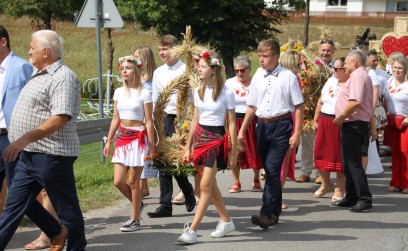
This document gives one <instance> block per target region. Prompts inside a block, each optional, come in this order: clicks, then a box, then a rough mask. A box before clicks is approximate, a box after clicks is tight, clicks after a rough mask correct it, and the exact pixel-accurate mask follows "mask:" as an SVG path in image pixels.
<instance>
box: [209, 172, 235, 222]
mask: <svg viewBox="0 0 408 251" xmlns="http://www.w3.org/2000/svg"><path fill="white" fill-rule="evenodd" d="M211 200H212V202H213V203H214V206H215V207H216V208H217V211H218V214H219V215H220V218H221V221H223V222H228V221H230V217H229V216H228V213H227V209H226V208H225V204H224V201H223V200H222V195H221V192H220V189H219V188H218V185H217V179H216V178H215V177H214V182H213V187H212V193H211Z"/></svg>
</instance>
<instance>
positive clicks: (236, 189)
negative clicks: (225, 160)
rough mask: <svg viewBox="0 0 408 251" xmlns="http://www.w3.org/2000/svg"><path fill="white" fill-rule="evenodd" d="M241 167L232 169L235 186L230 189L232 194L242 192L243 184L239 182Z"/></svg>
mask: <svg viewBox="0 0 408 251" xmlns="http://www.w3.org/2000/svg"><path fill="white" fill-rule="evenodd" d="M240 170H241V169H240V168H239V166H236V167H235V168H232V169H231V173H232V177H233V179H234V183H233V186H232V187H231V188H230V189H229V192H230V193H236V192H240V191H241V182H240V181H239V173H240Z"/></svg>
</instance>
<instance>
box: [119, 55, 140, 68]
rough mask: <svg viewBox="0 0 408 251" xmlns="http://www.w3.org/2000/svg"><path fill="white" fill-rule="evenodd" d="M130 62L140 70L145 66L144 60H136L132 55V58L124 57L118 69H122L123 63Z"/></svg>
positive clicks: (120, 59)
mask: <svg viewBox="0 0 408 251" xmlns="http://www.w3.org/2000/svg"><path fill="white" fill-rule="evenodd" d="M128 61H130V62H132V63H134V64H135V65H136V66H137V68H139V69H141V68H142V66H143V63H142V60H140V59H138V58H135V57H134V56H133V55H130V56H124V57H121V58H119V63H118V68H120V65H121V64H122V63H123V62H128Z"/></svg>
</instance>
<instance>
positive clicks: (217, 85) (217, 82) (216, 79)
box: [198, 52, 224, 101]
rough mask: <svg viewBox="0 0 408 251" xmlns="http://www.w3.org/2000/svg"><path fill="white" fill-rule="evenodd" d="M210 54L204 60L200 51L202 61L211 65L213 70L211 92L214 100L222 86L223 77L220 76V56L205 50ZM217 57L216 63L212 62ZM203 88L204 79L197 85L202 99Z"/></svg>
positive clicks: (204, 85)
mask: <svg viewBox="0 0 408 251" xmlns="http://www.w3.org/2000/svg"><path fill="white" fill-rule="evenodd" d="M207 53H209V55H210V58H209V59H208V60H206V59H205V58H203V56H202V54H203V53H201V55H200V56H201V58H203V59H204V61H205V62H206V63H207V64H208V65H209V66H210V67H211V69H213V70H214V75H213V79H212V80H213V90H214V91H213V93H212V99H213V100H214V101H217V99H218V96H219V95H220V93H221V90H222V88H224V79H223V78H222V75H221V69H222V64H221V58H220V56H219V55H218V54H217V53H214V52H207ZM215 59H217V60H218V64H214V63H213V61H214V60H215ZM205 88H206V83H205V82H204V81H201V84H200V86H199V87H198V96H199V97H200V99H201V100H204V93H205Z"/></svg>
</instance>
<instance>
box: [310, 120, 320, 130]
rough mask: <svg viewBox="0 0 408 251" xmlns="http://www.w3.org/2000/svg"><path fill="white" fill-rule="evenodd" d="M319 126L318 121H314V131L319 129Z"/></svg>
mask: <svg viewBox="0 0 408 251" xmlns="http://www.w3.org/2000/svg"><path fill="white" fill-rule="evenodd" d="M318 127H319V124H318V123H317V122H316V121H313V125H312V129H313V131H315V132H316V131H317V128H318Z"/></svg>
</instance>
